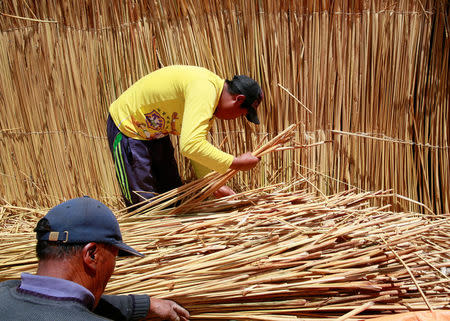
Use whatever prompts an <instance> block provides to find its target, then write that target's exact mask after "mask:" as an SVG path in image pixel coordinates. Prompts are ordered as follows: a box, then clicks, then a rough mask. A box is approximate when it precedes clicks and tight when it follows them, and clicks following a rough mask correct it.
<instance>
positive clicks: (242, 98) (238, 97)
mask: <svg viewBox="0 0 450 321" xmlns="http://www.w3.org/2000/svg"><path fill="white" fill-rule="evenodd" d="M235 100H236V102H237V103H238V104H239V106H241V105H242V104H243V103H244V101H245V96H244V95H242V94H239V95H236V98H235Z"/></svg>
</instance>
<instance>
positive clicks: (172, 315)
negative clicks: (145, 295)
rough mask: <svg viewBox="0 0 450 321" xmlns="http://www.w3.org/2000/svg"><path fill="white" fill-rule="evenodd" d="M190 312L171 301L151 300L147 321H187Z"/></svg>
mask: <svg viewBox="0 0 450 321" xmlns="http://www.w3.org/2000/svg"><path fill="white" fill-rule="evenodd" d="M189 317H190V315H189V312H188V311H187V310H186V309H184V308H182V307H181V306H180V305H178V304H176V303H175V302H173V301H170V300H163V299H158V298H153V297H152V298H150V310H149V311H148V314H147V318H146V319H147V320H168V321H187V320H189Z"/></svg>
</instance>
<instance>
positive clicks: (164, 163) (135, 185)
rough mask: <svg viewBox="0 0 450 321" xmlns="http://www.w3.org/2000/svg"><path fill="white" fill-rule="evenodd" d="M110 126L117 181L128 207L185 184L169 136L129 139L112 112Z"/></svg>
mask: <svg viewBox="0 0 450 321" xmlns="http://www.w3.org/2000/svg"><path fill="white" fill-rule="evenodd" d="M106 127H107V128H106V131H107V135H108V143H109V149H110V150H111V153H112V156H113V159H114V167H115V169H116V176H117V180H118V181H119V185H120V189H121V190H122V195H123V198H124V200H125V204H126V205H127V206H131V205H133V204H136V203H139V202H141V201H143V198H146V199H150V198H152V197H154V196H155V194H156V193H158V194H160V193H164V192H167V191H169V190H171V189H173V188H176V187H179V186H181V185H182V182H181V178H180V175H179V173H178V166H177V163H176V161H175V157H174V150H173V146H172V142H171V141H170V137H169V136H165V137H163V138H160V139H153V140H137V139H133V138H129V137H127V136H125V135H124V134H122V133H121V132H120V131H119V129H118V128H117V126H116V125H115V124H114V121H113V120H112V119H111V116H109V115H108V121H107V126H106ZM134 191H136V192H138V193H139V195H141V196H142V197H143V198H142V197H141V196H139V195H137V194H136V193H135V192H134ZM133 209H135V208H133Z"/></svg>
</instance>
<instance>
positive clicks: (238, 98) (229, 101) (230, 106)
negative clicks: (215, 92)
mask: <svg viewBox="0 0 450 321" xmlns="http://www.w3.org/2000/svg"><path fill="white" fill-rule="evenodd" d="M244 100H245V96H244V95H237V94H227V95H226V96H225V97H224V98H223V99H222V100H221V103H220V104H219V106H217V109H216V112H215V116H216V117H217V118H219V119H225V120H229V119H235V118H238V117H241V116H244V115H246V114H247V109H245V108H242V107H241V105H242V103H243V102H244Z"/></svg>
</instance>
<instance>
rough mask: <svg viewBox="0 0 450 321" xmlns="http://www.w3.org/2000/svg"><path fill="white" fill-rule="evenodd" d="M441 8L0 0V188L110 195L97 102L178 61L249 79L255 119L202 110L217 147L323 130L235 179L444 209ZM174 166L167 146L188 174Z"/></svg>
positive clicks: (13, 193)
mask: <svg viewBox="0 0 450 321" xmlns="http://www.w3.org/2000/svg"><path fill="white" fill-rule="evenodd" d="M449 10H450V9H449V2H448V1H444V0H436V1H426V0H421V1H415V0H414V1H413V0H409V1H406V0H405V1H320V2H319V1H272V0H261V1H255V0H250V1H244V0H240V1H237V0H229V1H223V0H220V1H219V0H208V1H207V0H195V1H194V0H178V1H175V0H156V1H94V0H92V1H56V0H54V1H50V0H42V1H36V0H35V1H19V0H7V1H1V2H0V68H1V72H0V108H1V116H0V150H1V159H0V202H1V203H4V204H13V205H18V206H28V207H48V206H53V205H55V204H57V203H59V202H61V201H62V200H64V199H67V198H71V197H77V196H80V195H90V196H92V197H94V198H97V199H100V200H101V201H103V202H105V203H107V204H108V205H110V206H112V207H115V208H118V207H121V206H122V204H121V200H120V192H119V188H118V185H117V182H116V178H115V176H114V175H115V173H114V169H113V162H112V159H111V156H110V152H109V150H108V146H107V139H106V117H107V113H108V106H109V104H110V103H111V102H112V101H114V99H116V98H117V97H118V96H119V95H120V94H121V93H122V92H123V91H124V90H125V89H126V88H128V87H129V86H130V85H131V84H132V83H133V82H135V81H136V80H138V79H139V78H140V77H142V76H144V75H146V74H147V73H149V72H151V71H153V70H155V69H158V68H160V67H161V66H167V65H171V64H191V65H198V66H203V67H206V68H209V69H211V70H213V71H214V72H216V73H217V74H219V75H221V76H223V77H224V78H228V79H230V78H231V77H233V75H234V74H247V75H249V76H252V77H253V78H255V79H256V80H258V81H259V82H260V84H261V85H262V88H263V90H264V93H265V100H264V102H263V104H262V106H261V107H260V109H259V115H260V119H261V125H260V126H253V125H249V124H248V123H246V122H245V120H242V119H239V120H235V121H226V122H221V121H216V124H215V126H214V127H213V130H212V132H211V136H210V138H211V140H212V141H213V142H214V144H216V145H217V146H221V148H222V149H223V150H225V151H227V152H230V153H233V154H235V155H237V154H240V153H243V152H245V151H251V150H255V149H256V147H257V146H258V144H259V143H260V142H261V141H262V140H264V139H270V138H273V137H274V136H276V135H277V134H278V133H279V132H281V131H282V130H284V129H285V128H286V127H288V126H289V125H291V124H293V123H300V126H299V128H298V131H297V133H296V141H297V142H298V143H300V144H304V145H311V144H314V143H317V142H323V141H326V143H324V144H318V145H314V146H313V147H310V148H304V149H296V150H292V151H283V152H277V153H272V154H271V155H270V156H265V157H264V158H263V161H262V163H261V165H259V167H257V169H256V170H254V171H252V172H249V173H239V174H238V175H236V176H235V177H234V178H233V180H232V181H231V183H230V184H231V187H232V188H234V189H235V190H237V191H245V190H249V189H253V188H258V187H261V186H266V185H270V184H275V183H280V182H284V181H291V180H292V179H296V178H298V179H303V180H305V181H306V182H307V184H305V185H304V186H303V187H304V188H307V189H309V190H310V191H317V189H319V190H320V191H321V192H322V193H323V194H326V195H332V194H334V193H337V192H341V191H344V190H347V189H352V188H356V189H357V190H358V191H360V192H364V191H377V190H391V189H392V191H393V195H398V196H393V197H392V199H391V202H392V203H393V204H394V205H395V206H394V208H395V209H396V210H398V211H414V212H425V213H436V214H437V213H448V212H450V196H449V192H448V186H449V184H450V174H449V173H450V172H449V154H450V153H449V140H450V121H449V114H450V108H449V65H448V64H449V49H450V42H449V19H448V18H449ZM174 143H175V144H176V138H174ZM187 165H188V164H187V163H186V161H185V160H184V159H182V158H180V157H179V166H180V172H181V173H182V175H183V177H184V179H186V180H187V181H189V180H192V178H193V176H192V172H191V171H190V169H189V166H187ZM411 200H412V201H411Z"/></svg>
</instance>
